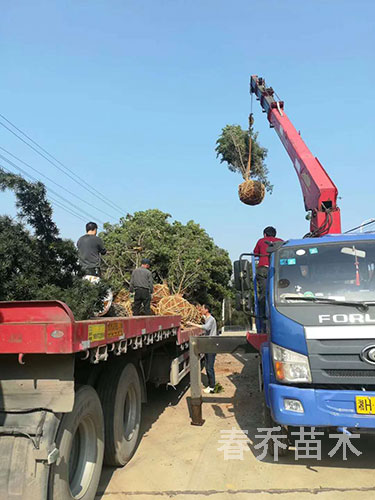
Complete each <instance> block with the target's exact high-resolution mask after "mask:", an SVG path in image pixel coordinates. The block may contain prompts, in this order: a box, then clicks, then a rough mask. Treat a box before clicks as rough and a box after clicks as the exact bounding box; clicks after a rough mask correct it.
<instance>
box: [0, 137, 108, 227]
mask: <svg viewBox="0 0 375 500" xmlns="http://www.w3.org/2000/svg"><path fill="white" fill-rule="evenodd" d="M0 149H1V150H2V151H5V153H7V154H8V155H9V156H11V157H12V158H14V159H15V160H17V161H19V162H20V163H22V164H23V165H25V166H26V167H29V168H31V170H33V171H34V172H36V173H37V174H39V175H41V176H42V177H45V178H46V179H47V180H49V181H50V182H52V183H53V184H55V186H57V187H59V188H60V189H63V190H64V191H66V192H67V193H69V194H71V195H72V196H74V197H75V198H77V199H78V200H80V201H82V202H83V203H86V205H89V206H90V207H92V208H94V209H95V210H98V211H100V212H102V213H103V214H105V215H107V216H108V217H111V219H115V216H114V215H111V214H108V213H107V212H104V210H101V209H99V208H97V207H96V206H95V205H93V204H92V203H90V202H88V201H86V200H84V199H83V198H81V197H80V196H78V194H75V193H72V192H70V191H69V190H68V189H67V188H66V187H64V186H62V185H61V184H59V183H58V182H56V181H54V180H53V179H51V178H50V177H48V175H45V174H43V173H42V172H40V170H38V169H36V168H35V167H33V166H32V165H30V164H29V163H27V162H25V161H23V160H21V158H18V156H16V155H14V154H13V153H11V152H10V151H8V150H7V149H5V148H3V147H2V146H0ZM0 158H2V159H3V160H4V161H6V162H7V163H9V164H10V165H13V166H14V164H13V162H11V161H10V160H8V159H7V158H6V157H5V156H3V155H2V154H0Z"/></svg>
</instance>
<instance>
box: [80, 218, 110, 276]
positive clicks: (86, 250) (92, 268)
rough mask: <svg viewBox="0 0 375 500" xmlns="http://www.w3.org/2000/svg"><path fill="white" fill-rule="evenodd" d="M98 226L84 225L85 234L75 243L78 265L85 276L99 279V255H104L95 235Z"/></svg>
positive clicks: (103, 249) (104, 250) (102, 246)
mask: <svg viewBox="0 0 375 500" xmlns="http://www.w3.org/2000/svg"><path fill="white" fill-rule="evenodd" d="M97 232H98V225H97V224H96V223H95V222H88V223H87V224H86V234H84V235H83V236H81V237H80V239H79V240H78V241H77V247H78V254H79V263H80V264H81V267H82V269H83V272H84V273H85V275H86V276H98V277H99V278H100V274H101V273H100V264H101V255H105V254H106V253H107V250H106V249H105V248H104V244H103V241H102V240H101V239H100V238H99V237H98V236H97V235H96V233H97Z"/></svg>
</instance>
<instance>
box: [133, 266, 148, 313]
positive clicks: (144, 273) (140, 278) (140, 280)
mask: <svg viewBox="0 0 375 500" xmlns="http://www.w3.org/2000/svg"><path fill="white" fill-rule="evenodd" d="M150 265H151V262H150V261H149V259H142V262H141V267H138V268H137V269H134V271H133V272H132V277H131V280H130V291H131V292H135V293H134V305H133V314H134V316H140V315H141V308H142V306H143V314H144V315H146V316H149V315H150V314H151V310H150V304H151V294H152V292H153V291H154V285H153V281H152V273H151V271H150Z"/></svg>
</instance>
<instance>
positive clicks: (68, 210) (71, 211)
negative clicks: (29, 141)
mask: <svg viewBox="0 0 375 500" xmlns="http://www.w3.org/2000/svg"><path fill="white" fill-rule="evenodd" d="M0 167H1V168H2V169H3V170H4V171H5V172H7V173H8V174H13V172H12V171H11V170H9V169H7V168H6V167H4V166H3V165H2V166H0ZM29 177H31V176H29ZM48 198H49V199H50V200H53V205H56V206H58V207H59V208H61V209H62V210H64V211H65V212H67V213H69V214H70V215H73V216H74V217H76V218H77V219H80V220H82V221H84V222H86V219H84V218H83V217H82V216H81V215H79V214H77V213H76V212H74V211H73V210H71V208H68V207H66V206H65V205H64V204H63V203H61V202H60V201H58V200H56V199H55V198H53V197H52V196H48Z"/></svg>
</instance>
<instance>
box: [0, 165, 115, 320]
mask: <svg viewBox="0 0 375 500" xmlns="http://www.w3.org/2000/svg"><path fill="white" fill-rule="evenodd" d="M6 189H11V190H13V191H14V193H15V196H16V206H17V208H18V213H17V218H18V220H13V219H12V218H10V217H9V216H6V215H2V216H0V234H1V238H0V256H1V258H0V277H1V279H0V300H52V299H53V300H62V301H63V302H66V303H67V304H68V305H69V306H70V307H71V309H72V311H73V313H74V315H75V317H76V319H87V317H89V316H92V315H93V314H94V311H95V310H100V309H101V307H102V303H103V297H104V295H105V292H106V288H107V286H106V285H105V284H104V283H103V284H101V285H100V286H93V285H91V284H90V283H88V282H84V281H83V280H82V279H81V278H80V277H79V271H80V268H79V264H78V254H77V250H76V248H75V245H74V243H73V242H72V241H71V240H67V239H62V238H61V237H60V236H59V230H58V228H57V226H56V224H55V223H54V221H53V219H52V215H53V212H52V207H51V205H50V203H49V202H48V200H47V198H46V190H45V187H44V185H43V184H42V183H41V182H36V183H30V182H27V181H26V180H25V179H23V178H22V177H20V176H18V175H14V174H11V173H7V172H5V171H4V170H2V169H0V191H5V190H6ZM26 225H28V226H29V228H30V229H28V228H27V226H26Z"/></svg>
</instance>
